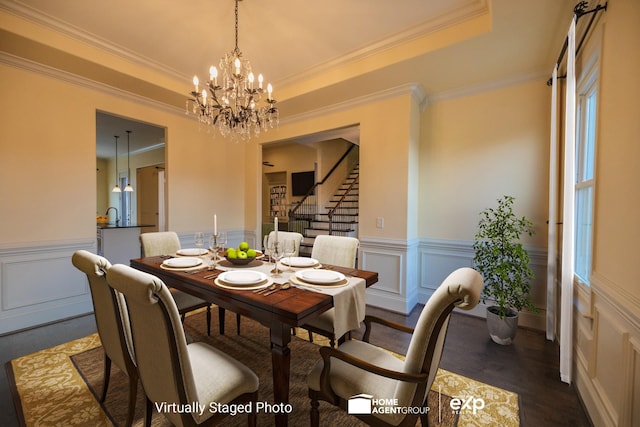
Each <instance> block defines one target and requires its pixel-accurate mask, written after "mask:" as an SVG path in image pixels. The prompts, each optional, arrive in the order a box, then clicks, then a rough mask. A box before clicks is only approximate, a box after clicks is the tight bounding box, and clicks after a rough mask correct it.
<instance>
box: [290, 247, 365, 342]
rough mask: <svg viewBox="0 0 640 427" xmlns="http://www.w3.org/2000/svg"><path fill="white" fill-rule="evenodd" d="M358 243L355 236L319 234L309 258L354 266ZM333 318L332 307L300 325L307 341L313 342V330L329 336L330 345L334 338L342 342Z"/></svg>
mask: <svg viewBox="0 0 640 427" xmlns="http://www.w3.org/2000/svg"><path fill="white" fill-rule="evenodd" d="M359 243H360V242H359V241H358V239H356V238H355V237H346V236H328V235H320V236H317V237H316V238H315V240H314V242H313V248H312V250H311V258H314V259H317V260H318V261H319V262H320V263H321V264H329V265H337V266H339V267H353V268H355V266H356V257H357V254H358V245H359ZM334 318H335V310H334V309H333V308H332V309H330V310H327V311H325V312H324V313H322V314H321V315H320V316H318V317H316V318H315V319H313V320H311V321H310V322H309V323H306V324H304V325H302V328H304V329H306V330H307V331H309V341H311V342H313V333H314V332H315V333H316V334H319V335H323V336H325V337H327V338H329V345H331V347H333V346H335V343H336V340H340V341H341V342H342V340H344V338H343V337H336V334H335V332H334V328H333V322H334ZM347 334H349V333H347Z"/></svg>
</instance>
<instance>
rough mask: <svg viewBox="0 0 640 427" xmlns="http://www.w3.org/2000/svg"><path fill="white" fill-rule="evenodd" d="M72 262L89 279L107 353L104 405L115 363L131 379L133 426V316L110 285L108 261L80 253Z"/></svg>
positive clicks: (135, 388)
mask: <svg viewBox="0 0 640 427" xmlns="http://www.w3.org/2000/svg"><path fill="white" fill-rule="evenodd" d="M71 262H72V263H73V265H74V266H75V267H76V268H77V269H78V270H80V271H82V272H83V273H84V274H86V275H87V279H89V288H90V289H91V300H92V301H93V313H94V317H95V319H96V327H97V329H98V335H99V336H100V341H101V342H102V348H103V350H104V381H103V384H102V395H101V397H100V402H104V401H105V400H106V397H107V390H108V389H109V378H110V376H111V362H113V363H115V364H116V366H117V367H118V368H120V370H121V371H122V372H124V373H125V374H126V375H127V377H128V378H129V406H128V410H127V422H126V425H127V426H130V425H131V424H132V422H133V415H134V413H135V406H136V395H137V391H138V371H137V369H136V365H135V357H134V353H133V344H132V341H131V329H130V325H129V314H128V313H127V307H126V303H125V301H124V297H123V296H122V294H120V293H119V292H116V291H114V290H113V289H111V288H110V287H109V285H108V284H107V280H106V274H107V271H108V270H109V268H111V263H109V261H108V260H107V259H106V258H103V257H101V256H98V255H95V254H92V253H91V252H88V251H84V250H80V251H76V252H75V253H74V254H73V256H72V257H71Z"/></svg>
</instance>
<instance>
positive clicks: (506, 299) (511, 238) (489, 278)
mask: <svg viewBox="0 0 640 427" xmlns="http://www.w3.org/2000/svg"><path fill="white" fill-rule="evenodd" d="M514 200H515V199H514V198H513V197H512V196H503V197H502V198H501V199H498V206H497V207H495V208H487V209H485V210H484V211H482V212H481V213H480V221H479V222H478V231H477V233H476V235H475V238H474V243H473V250H474V252H475V256H474V258H473V264H474V266H475V268H476V269H477V270H478V271H479V272H480V273H481V274H482V277H483V278H484V288H483V289H482V302H483V303H486V302H487V300H489V301H492V302H493V304H495V306H496V307H497V308H498V312H497V313H496V314H498V315H499V316H500V317H501V318H504V317H505V316H506V315H507V314H508V313H509V312H510V310H516V311H521V310H522V309H523V308H528V309H530V310H532V311H538V309H537V308H536V307H535V305H534V304H533V302H532V301H531V299H530V296H529V291H530V289H531V284H530V280H531V279H532V278H533V271H531V268H530V267H529V260H530V259H529V254H528V252H527V251H526V250H525V249H524V247H523V245H522V243H520V237H521V236H522V235H523V234H527V235H529V236H532V235H533V233H534V231H533V223H532V222H531V221H529V220H528V219H527V218H525V217H524V216H523V217H522V218H518V217H517V216H516V215H515V214H514V213H513V202H514Z"/></svg>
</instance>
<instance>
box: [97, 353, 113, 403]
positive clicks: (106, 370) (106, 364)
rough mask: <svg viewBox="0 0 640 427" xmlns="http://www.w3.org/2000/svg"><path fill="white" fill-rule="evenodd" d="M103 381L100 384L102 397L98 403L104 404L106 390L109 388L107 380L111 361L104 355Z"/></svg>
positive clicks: (109, 375) (109, 374)
mask: <svg viewBox="0 0 640 427" xmlns="http://www.w3.org/2000/svg"><path fill="white" fill-rule="evenodd" d="M103 378H104V381H103V384H102V397H100V402H104V400H105V399H106V398H107V389H108V388H109V379H110V378H111V359H109V356H107V355H106V354H105V355H104V377H103Z"/></svg>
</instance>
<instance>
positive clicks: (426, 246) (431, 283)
mask: <svg viewBox="0 0 640 427" xmlns="http://www.w3.org/2000/svg"><path fill="white" fill-rule="evenodd" d="M526 249H527V251H528V252H529V257H530V258H531V264H530V266H531V269H532V270H533V274H534V279H533V281H532V282H531V296H532V299H533V302H534V304H535V305H536V306H537V307H538V308H540V310H541V312H540V313H530V312H525V311H523V312H521V313H520V321H519V324H520V325H521V326H527V327H531V328H535V329H539V330H544V328H545V318H544V316H545V313H544V308H545V306H546V274H547V255H546V251H545V250H542V249H538V248H529V247H528V248H526ZM418 251H419V258H420V274H419V277H420V279H419V280H420V282H419V283H420V288H419V293H420V294H419V300H420V301H426V300H427V299H428V298H429V297H430V296H431V295H432V294H433V291H434V290H435V289H437V287H438V286H440V284H441V283H442V281H443V280H444V279H445V278H446V277H447V276H448V275H449V274H450V273H451V272H452V271H454V270H456V269H458V268H461V267H473V256H474V252H473V242H471V241H462V240H442V239H421V240H420V244H419V247H418ZM485 312H486V305H484V304H482V302H481V303H480V304H479V305H478V306H477V307H476V308H474V309H473V310H471V311H465V313H466V314H471V315H474V316H478V317H485V315H486V314H485Z"/></svg>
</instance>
